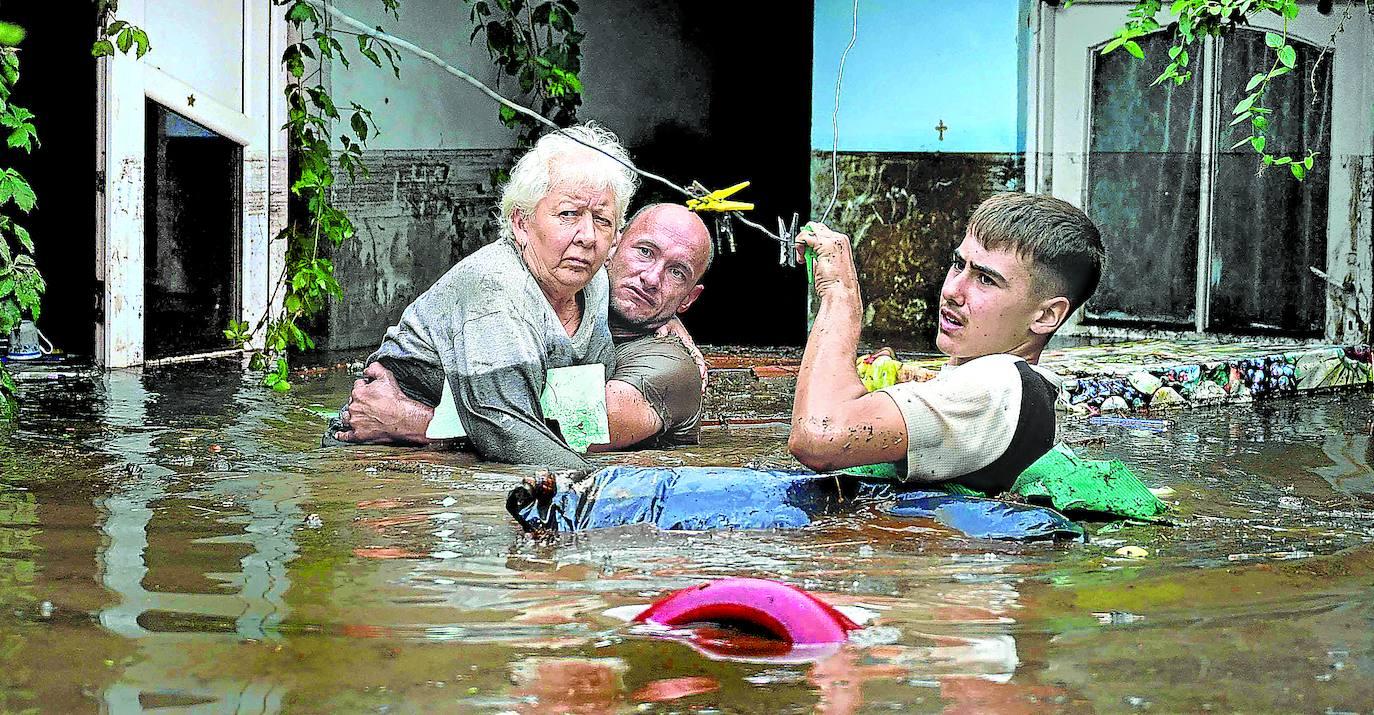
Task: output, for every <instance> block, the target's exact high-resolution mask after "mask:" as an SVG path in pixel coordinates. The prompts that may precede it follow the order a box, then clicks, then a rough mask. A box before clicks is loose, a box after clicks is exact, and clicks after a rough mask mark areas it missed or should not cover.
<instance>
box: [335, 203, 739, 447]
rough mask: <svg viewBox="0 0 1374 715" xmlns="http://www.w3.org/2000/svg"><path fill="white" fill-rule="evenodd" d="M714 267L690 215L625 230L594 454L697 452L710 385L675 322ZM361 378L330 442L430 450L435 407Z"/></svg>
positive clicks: (638, 220)
mask: <svg viewBox="0 0 1374 715" xmlns="http://www.w3.org/2000/svg"><path fill="white" fill-rule="evenodd" d="M712 258H713V246H712V244H711V235H710V233H709V232H708V231H707V229H706V224H704V223H702V221H701V219H700V218H698V217H697V215H696V214H695V213H692V212H691V211H690V210H688V209H687V208H686V207H684V206H680V205H676V204H654V205H651V206H647V207H645V208H643V209H641V210H640V211H639V212H637V213H636V214H635V215H634V216H633V217H631V219H630V221H629V222H628V224H627V225H626V227H625V231H624V233H623V234H622V235H621V236H620V238H619V240H618V241H617V242H616V247H615V248H614V249H613V251H612V253H611V256H610V258H609V260H608V261H607V274H608V276H609V279H610V281H609V282H610V310H609V314H608V321H609V325H610V330H611V336H612V339H613V340H614V342H615V363H616V368H615V371H614V372H613V373H611V375H610V376H609V378H608V379H607V382H606V413H607V421H608V423H609V426H610V434H611V442H610V443H609V444H605V445H592V449H593V451H609V450H615V449H626V448H630V447H654V448H662V447H673V446H679V445H685V444H696V443H697V441H698V439H699V436H700V431H701V430H700V415H701V397H702V379H703V378H702V373H701V372H700V370H699V367H698V365H697V363H696V361H695V359H694V357H695V356H694V354H693V350H695V345H692V346H691V347H690V348H689V347H688V343H686V342H684V341H690V338H689V337H687V336H686V332H685V330H682V329H681V323H680V322H678V321H676V320H674V318H675V317H676V316H677V314H679V313H681V312H683V311H685V310H687V308H688V307H690V306H691V305H692V303H693V302H695V301H696V299H697V297H698V296H700V295H701V292H702V290H703V286H702V285H701V284H700V281H701V278H702V275H703V274H705V272H706V269H707V268H708V267H710V265H711V260H712ZM670 324H671V325H670ZM665 326H669V329H668V330H666V331H665V330H662V329H663V328H664V327H665ZM660 333H666V334H664V335H660ZM679 336H681V337H679ZM363 374H364V379H360V380H358V381H356V382H355V383H354V387H353V391H352V393H351V394H350V395H349V413H350V417H351V419H350V424H349V425H347V427H349V428H350V429H347V430H346V431H343V430H341V431H338V432H336V433H334V434H332V435H330V436H332V437H334V438H335V439H337V440H339V441H342V442H350V443H372V444H413V445H424V444H427V443H428V440H427V439H426V438H425V436H424V435H425V431H426V427H427V426H428V425H429V422H430V419H431V418H433V416H434V405H432V404H428V403H425V402H420V401H418V400H415V399H413V398H411V397H409V396H407V395H406V394H405V393H404V392H403V391H402V390H401V389H400V387H399V386H398V385H397V383H396V379H395V376H394V375H393V374H392V373H391V372H390V371H388V370H387V368H386V367H385V366H383V365H381V364H380V363H376V362H374V363H371V364H370V365H368V366H367V370H366V371H365V372H364V373H363Z"/></svg>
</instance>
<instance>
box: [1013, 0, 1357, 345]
mask: <svg viewBox="0 0 1374 715" xmlns="http://www.w3.org/2000/svg"><path fill="white" fill-rule="evenodd" d="M1131 7H1132V3H1128V2H1101V3H1091V4H1087V3H1076V4H1074V5H1072V6H1071V7H1067V8H1066V7H1064V6H1062V5H1050V4H1035V5H1034V6H1032V7H1031V8H1029V10H1030V11H1029V12H1026V13H1025V19H1026V21H1027V26H1028V35H1027V37H1028V39H1027V43H1026V44H1027V46H1028V47H1029V48H1031V51H1030V52H1029V53H1028V56H1027V60H1026V61H1027V62H1029V66H1028V68H1027V74H1028V75H1029V76H1031V77H1033V78H1034V81H1031V82H1029V83H1028V85H1027V87H1028V90H1029V91H1028V94H1027V102H1026V108H1027V111H1026V122H1027V125H1028V126H1027V144H1028V157H1029V158H1030V165H1028V167H1027V185H1028V188H1029V189H1030V190H1032V191H1037V192H1044V193H1052V194H1053V195H1055V196H1057V197H1059V198H1062V199H1065V200H1067V201H1070V202H1072V203H1075V204H1078V205H1080V206H1083V207H1084V208H1085V210H1086V211H1087V213H1088V215H1089V216H1090V217H1092V218H1093V219H1094V220H1095V221H1096V222H1097V223H1098V225H1099V227H1100V228H1101V229H1102V233H1103V241H1104V244H1105V245H1106V247H1107V251H1108V256H1109V260H1108V266H1107V270H1106V272H1105V273H1104V277H1103V283H1102V287H1101V288H1100V289H1099V290H1098V293H1097V295H1096V296H1094V298H1093V299H1092V300H1090V301H1089V302H1088V304H1087V306H1086V308H1085V310H1083V311H1080V312H1079V313H1078V314H1077V315H1075V316H1074V317H1073V318H1071V320H1070V322H1069V324H1068V325H1067V326H1066V328H1065V330H1064V331H1063V332H1065V333H1067V334H1074V335H1079V336H1083V337H1090V338H1096V339H1101V338H1133V337H1145V336H1152V335H1172V336H1176V335H1180V334H1191V335H1193V336H1195V337H1213V338H1215V339H1218V340H1235V339H1245V338H1249V337H1253V336H1275V335H1277V336H1282V337H1285V338H1295V339H1322V340H1326V341H1334V342H1341V343H1361V342H1366V341H1368V340H1369V325H1370V321H1369V315H1370V308H1371V304H1370V300H1369V296H1370V294H1371V289H1372V288H1374V267H1372V266H1371V264H1370V262H1369V261H1370V258H1369V256H1370V249H1369V246H1370V241H1371V232H1370V223H1371V218H1374V213H1371V204H1370V198H1369V197H1370V188H1369V186H1370V180H1369V175H1368V171H1369V167H1370V166H1372V165H1374V162H1371V147H1374V117H1371V115H1370V113H1369V112H1368V111H1367V110H1368V107H1369V106H1370V98H1371V97H1374V55H1370V53H1369V51H1368V48H1369V47H1370V41H1371V39H1372V38H1374V17H1371V16H1369V15H1368V14H1367V13H1360V12H1355V13H1345V12H1342V11H1340V10H1339V9H1337V8H1330V7H1328V8H1326V9H1325V10H1324V9H1323V8H1322V6H1321V4H1318V3H1302V5H1301V8H1300V12H1299V15H1298V16H1297V17H1296V18H1293V19H1292V20H1291V21H1290V22H1285V21H1283V19H1282V18H1274V19H1272V20H1271V19H1270V18H1269V17H1268V16H1267V15H1266V14H1261V15H1259V16H1257V17H1255V18H1253V21H1252V22H1251V23H1250V24H1249V25H1248V26H1246V27H1239V28H1236V29H1235V30H1234V31H1232V32H1230V33H1228V34H1227V35H1226V36H1224V37H1223V38H1221V39H1219V40H1216V41H1214V42H1212V43H1211V44H1210V45H1209V46H1208V48H1207V51H1206V52H1204V53H1202V54H1201V56H1200V57H1199V59H1198V61H1197V62H1195V63H1194V64H1195V65H1196V66H1195V67H1190V69H1192V70H1193V73H1194V78H1193V80H1192V81H1190V82H1185V83H1183V84H1181V85H1177V86H1175V85H1172V84H1170V83H1167V82H1166V83H1164V85H1161V86H1153V82H1154V79H1155V77H1157V75H1158V72H1159V69H1160V68H1161V67H1162V66H1163V65H1164V64H1165V63H1167V62H1168V55H1167V52H1168V51H1169V46H1170V43H1169V41H1168V38H1167V37H1165V36H1162V35H1152V36H1150V37H1145V38H1141V40H1140V47H1141V54H1143V55H1144V58H1143V60H1138V59H1136V58H1133V57H1131V56H1129V55H1125V54H1122V53H1120V52H1113V53H1106V54H1103V53H1102V52H1101V51H1100V50H1101V49H1102V48H1103V46H1104V45H1105V44H1106V43H1107V42H1108V41H1110V40H1111V38H1112V37H1113V36H1114V33H1115V31H1116V29H1117V28H1119V27H1120V26H1121V24H1122V22H1123V18H1124V17H1125V14H1126V12H1127V11H1128V10H1129V9H1130V8H1131ZM1265 33H1277V34H1282V35H1283V36H1284V37H1285V38H1286V40H1285V42H1286V43H1288V45H1289V46H1291V47H1292V48H1293V50H1292V51H1293V57H1292V59H1293V71H1292V73H1291V76H1283V77H1279V78H1276V79H1275V80H1274V81H1273V82H1271V83H1270V85H1269V86H1268V87H1267V89H1266V90H1265V94H1264V99H1263V103H1264V105H1265V107H1266V108H1267V109H1269V110H1272V112H1273V115H1272V117H1271V118H1270V120H1271V121H1270V123H1269V125H1268V126H1267V128H1266V129H1265V130H1264V132H1263V136H1264V138H1265V140H1266V143H1265V144H1264V145H1263V147H1264V151H1265V152H1266V153H1268V154H1270V155H1271V159H1278V160H1279V161H1283V162H1285V163H1287V162H1291V161H1295V160H1296V162H1303V159H1304V157H1305V156H1307V154H1308V153H1309V152H1314V153H1315V156H1313V159H1314V161H1313V163H1312V165H1311V166H1310V167H1307V168H1306V170H1305V171H1303V172H1301V173H1302V174H1303V175H1304V180H1303V181H1298V180H1296V179H1295V178H1294V174H1295V173H1298V172H1291V171H1290V166H1286V165H1281V164H1276V165H1274V166H1266V165H1265V164H1264V163H1263V162H1262V161H1261V157H1260V156H1258V155H1257V154H1256V153H1255V152H1254V151H1253V150H1252V148H1251V142H1250V137H1251V135H1252V130H1251V129H1250V127H1249V124H1248V123H1244V117H1243V116H1242V117H1240V120H1239V121H1240V123H1239V124H1238V123H1237V122H1231V121H1230V120H1229V119H1228V118H1229V117H1231V116H1232V114H1233V111H1232V108H1233V107H1235V106H1237V105H1238V104H1239V103H1240V102H1241V100H1242V99H1243V98H1244V96H1245V94H1246V93H1247V92H1248V90H1247V89H1246V87H1247V85H1248V84H1249V81H1250V78H1251V76H1252V73H1254V72H1255V71H1256V68H1263V67H1267V66H1268V64H1267V63H1269V62H1270V61H1271V60H1272V57H1271V56H1270V55H1271V53H1272V51H1273V50H1272V48H1269V47H1268V46H1267V45H1266V44H1265V43H1266V37H1267V36H1266V34H1265ZM1204 78H1205V79H1204ZM1200 79H1201V80H1202V81H1199V80H1200ZM1279 157H1286V158H1281V159H1280V158H1279ZM1304 166H1306V165H1305V164H1304Z"/></svg>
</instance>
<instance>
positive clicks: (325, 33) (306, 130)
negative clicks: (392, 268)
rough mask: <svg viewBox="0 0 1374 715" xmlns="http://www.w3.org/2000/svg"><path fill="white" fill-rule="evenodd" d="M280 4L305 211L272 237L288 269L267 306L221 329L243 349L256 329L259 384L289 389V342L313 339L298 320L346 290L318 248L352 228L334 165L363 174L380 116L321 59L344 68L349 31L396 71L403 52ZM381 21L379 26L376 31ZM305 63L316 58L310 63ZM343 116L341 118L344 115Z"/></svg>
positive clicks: (370, 56) (299, 346) (297, 182)
mask: <svg viewBox="0 0 1374 715" xmlns="http://www.w3.org/2000/svg"><path fill="white" fill-rule="evenodd" d="M273 2H274V3H275V4H277V5H281V6H287V5H289V6H290V7H289V8H288V9H287V11H286V19H287V22H289V23H290V24H291V25H293V26H294V27H295V29H296V31H297V32H298V33H299V34H298V36H299V37H301V38H302V40H301V41H300V42H297V43H294V44H292V45H290V46H288V47H287V48H286V49H285V51H284V52H283V53H282V60H281V61H282V65H283V66H284V67H285V68H286V71H287V73H288V74H289V75H290V78H291V79H290V80H289V81H288V82H287V86H286V90H285V94H286V113H287V120H286V125H285V128H286V129H287V131H288V133H289V135H290V141H291V145H292V147H293V148H294V149H295V150H296V152H297V158H298V161H297V170H296V174H295V176H294V177H293V178H294V180H293V181H292V183H291V193H292V194H293V195H295V196H296V197H297V198H298V199H299V200H300V202H301V203H302V204H303V205H304V206H305V208H306V212H305V216H304V217H303V218H301V219H299V220H296V221H293V222H292V223H291V224H290V225H288V226H287V227H286V228H284V229H283V230H282V232H281V233H280V234H278V235H277V236H276V238H275V239H274V240H280V241H286V247H287V248H286V265H287V267H286V271H285V272H284V273H283V276H282V280H281V281H280V282H278V283H277V284H276V285H275V286H274V288H273V291H272V295H271V297H270V298H269V300H268V302H267V303H268V307H267V310H266V311H264V313H263V315H262V316H261V317H260V318H259V319H258V321H257V323H256V324H254V325H250V324H249V323H248V322H247V321H239V320H231V321H230V322H229V327H228V328H227V329H226V330H225V331H224V337H225V338H226V339H228V340H229V342H230V343H232V344H235V345H238V346H240V347H243V348H245V349H247V347H248V345H249V344H250V343H251V342H252V341H253V338H254V337H255V336H256V335H257V334H258V333H259V332H260V331H261V333H262V336H263V347H262V348H261V349H259V350H254V351H253V353H252V357H251V358H250V362H249V365H250V367H251V368H252V369H254V370H263V371H265V374H264V376H263V384H264V385H266V386H268V387H270V388H272V389H274V390H281V391H285V390H289V389H291V383H290V381H289V379H288V369H289V364H288V362H287V353H288V351H289V350H298V351H299V350H309V349H313V348H314V347H315V341H314V339H313V338H311V337H310V335H309V334H308V333H307V332H306V331H305V329H304V328H302V327H301V323H303V322H304V321H305V320H307V319H309V318H310V317H311V316H314V315H315V314H317V313H319V311H320V310H321V309H322V308H324V306H325V305H326V304H327V302H328V300H329V298H330V297H334V298H339V297H342V296H343V290H342V288H340V286H339V282H338V280H337V279H336V278H335V277H334V264H333V262H331V261H330V260H329V259H327V258H323V257H321V256H320V247H321V245H322V244H323V243H324V242H325V241H328V242H329V243H330V244H332V245H334V246H337V245H339V244H341V243H343V242H344V241H345V240H347V239H349V238H351V237H352V236H353V234H354V228H353V222H352V221H351V220H350V219H349V218H348V215H347V214H346V213H344V211H343V210H342V209H340V208H339V207H338V206H337V205H336V204H335V203H334V196H333V188H334V184H335V180H336V178H337V177H336V175H335V167H336V166H337V167H338V168H340V169H342V170H344V171H346V172H347V173H348V175H349V178H350V179H351V178H356V176H357V175H358V174H359V173H361V174H363V175H364V176H366V175H367V166H366V165H365V164H364V162H363V148H364V147H365V146H367V141H368V139H369V138H370V137H374V136H376V135H377V124H376V122H375V121H374V120H373V118H372V112H371V110H369V109H367V108H366V107H364V106H362V105H360V104H358V103H356V102H350V103H349V104H348V105H347V106H346V108H344V109H342V110H341V109H340V104H339V103H338V102H337V101H336V100H335V99H334V97H333V95H332V94H331V93H330V92H329V89H328V88H327V87H326V86H325V85H324V83H323V67H324V64H325V63H326V62H330V61H334V60H337V61H338V62H339V63H340V64H341V65H343V66H344V67H345V68H347V67H349V66H350V65H351V60H350V59H349V56H348V53H347V52H346V51H345V49H344V43H343V42H341V41H340V40H339V36H344V35H348V36H353V37H354V38H355V39H356V42H357V47H358V49H357V52H358V54H359V55H361V56H362V57H364V58H366V59H367V60H368V61H369V62H371V63H372V64H373V65H375V66H377V67H382V66H383V63H382V58H383V57H385V58H386V64H387V66H388V67H390V69H391V71H392V73H393V74H395V75H396V77H398V78H399V77H400V76H401V70H400V64H399V60H400V57H399V55H398V54H397V53H396V50H395V49H394V48H392V47H391V46H390V45H389V44H388V43H387V42H385V41H383V40H381V39H380V38H378V37H376V36H373V35H370V34H363V33H352V32H346V31H342V30H336V29H335V28H334V27H333V25H332V24H331V22H330V19H329V16H328V14H327V13H322V12H321V11H320V10H319V9H318V8H317V7H316V4H314V3H313V2H311V0H273ZM382 7H383V10H384V11H385V12H386V13H387V14H389V15H391V16H392V17H393V18H396V19H400V14H399V13H400V0H382ZM380 29H381V28H378V30H379V31H380ZM308 64H312V65H313V66H314V68H313V70H310V71H307V70H308V67H307V65H308ZM345 114H347V115H348V121H347V123H346V124H344V115H345ZM336 125H342V128H340V129H338V133H337V138H338V140H339V143H340V144H341V145H342V146H343V149H342V150H341V151H339V152H338V153H337V154H336V153H335V151H334V149H333V140H334V138H335V128H336ZM282 291H284V292H285V293H284V296H283V298H282V303H281V309H280V311H274V310H273V307H272V306H273V305H275V303H276V299H277V296H278V295H279V294H281V292H282Z"/></svg>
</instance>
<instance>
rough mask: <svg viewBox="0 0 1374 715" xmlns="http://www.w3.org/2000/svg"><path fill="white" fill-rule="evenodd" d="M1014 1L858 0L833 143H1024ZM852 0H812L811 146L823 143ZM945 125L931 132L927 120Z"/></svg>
mask: <svg viewBox="0 0 1374 715" xmlns="http://www.w3.org/2000/svg"><path fill="white" fill-rule="evenodd" d="M1017 11H1018V2H1017V0H956V1H955V2H950V0H859V34H858V40H857V41H856V42H855V44H854V49H852V50H850V52H849V58H848V60H847V61H846V63H845V70H844V86H843V88H842V89H841V92H840V117H839V128H840V141H839V145H840V149H841V150H848V151H946V152H1017V151H1024V149H1025V140H1024V137H1019V136H1018V127H1017V124H1018V121H1017V106H1018V99H1017V68H1018V64H1019V61H1020V60H1019V57H1018V53H1017V29H1018V22H1017ZM853 17H854V15H853V2H852V0H816V29H815V62H814V64H813V65H812V89H811V146H812V148H813V149H830V148H831V137H832V135H831V123H830V118H831V112H832V111H833V109H834V106H835V77H836V73H837V72H838V70H839V63H840V55H841V53H842V52H844V48H845V45H847V44H848V43H849V38H850V33H851V32H852V30H853ZM941 120H943V121H944V124H945V126H947V127H949V129H948V130H947V131H946V132H945V140H944V141H939V140H938V133H937V132H936V131H935V126H936V124H937V123H939V122H940V121H941Z"/></svg>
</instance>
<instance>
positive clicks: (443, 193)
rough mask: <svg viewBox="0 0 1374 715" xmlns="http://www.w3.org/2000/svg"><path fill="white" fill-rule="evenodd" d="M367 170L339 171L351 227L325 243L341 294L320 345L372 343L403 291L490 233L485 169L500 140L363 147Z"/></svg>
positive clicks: (411, 291) (393, 317) (420, 285)
mask: <svg viewBox="0 0 1374 715" xmlns="http://www.w3.org/2000/svg"><path fill="white" fill-rule="evenodd" d="M366 159H367V162H368V167H369V169H370V171H371V174H370V175H369V176H366V177H364V176H362V175H361V174H360V175H359V176H358V177H357V179H356V180H354V181H350V180H348V179H347V178H346V175H345V178H344V180H343V181H342V182H341V183H340V184H339V187H338V189H337V193H336V196H335V199H336V200H337V201H338V203H339V205H341V206H343V207H345V209H346V210H347V211H348V213H349V216H350V218H351V219H352V220H353V223H354V227H355V228H356V230H357V235H356V236H355V237H354V238H353V239H352V240H349V241H346V242H345V243H344V244H343V245H342V246H340V247H339V248H338V249H335V250H334V251H333V254H332V256H331V258H332V260H333V261H334V271H335V276H336V277H337V278H338V281H339V284H340V285H342V286H343V287H344V291H345V292H346V294H347V295H348V296H349V299H348V300H344V301H334V302H332V303H331V305H330V307H329V310H328V314H327V316H326V317H325V318H324V322H325V326H327V329H326V330H325V331H324V334H325V336H326V337H325V340H324V341H323V342H322V345H321V347H324V348H327V349H346V348H359V347H369V346H374V345H377V344H378V343H379V342H380V341H381V338H382V333H383V332H384V331H385V330H386V328H387V326H389V325H392V324H394V323H395V322H396V321H397V320H398V319H399V318H400V316H401V311H402V310H404V309H405V307H406V305H408V304H409V303H410V301H412V300H414V299H415V297H416V296H418V295H419V294H420V293H421V292H423V291H424V290H425V289H426V288H428V287H429V286H430V285H431V284H433V283H434V281H435V280H437V279H438V278H439V276H442V275H443V274H444V272H445V271H447V270H448V269H449V268H451V267H453V264H455V263H457V262H458V261H459V260H460V259H462V258H463V257H465V256H467V255H468V254H470V253H472V252H473V251H476V250H477V249H478V248H481V247H482V246H484V245H486V244H487V243H489V242H491V241H492V240H494V239H495V238H496V235H497V234H496V222H495V218H494V216H495V214H494V213H493V210H494V208H495V205H496V192H495V191H494V190H493V188H492V185H491V176H492V171H493V170H494V169H497V168H500V167H508V166H510V163H511V161H512V156H511V151H510V150H508V149H450V150H404V149H392V150H383V151H373V152H368V153H367V155H366Z"/></svg>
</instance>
